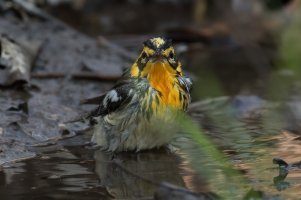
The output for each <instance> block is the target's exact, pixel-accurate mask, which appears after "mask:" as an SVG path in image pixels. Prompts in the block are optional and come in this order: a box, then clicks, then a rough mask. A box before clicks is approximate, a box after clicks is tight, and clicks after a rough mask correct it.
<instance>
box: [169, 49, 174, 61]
mask: <svg viewBox="0 0 301 200" xmlns="http://www.w3.org/2000/svg"><path fill="white" fill-rule="evenodd" d="M174 56H175V54H174V53H173V52H172V51H171V52H169V58H171V59H173V58H174Z"/></svg>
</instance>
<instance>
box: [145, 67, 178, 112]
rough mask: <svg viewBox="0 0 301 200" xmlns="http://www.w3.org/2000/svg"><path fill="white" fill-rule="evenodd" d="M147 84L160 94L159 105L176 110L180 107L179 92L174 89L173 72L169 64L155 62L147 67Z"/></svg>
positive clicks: (174, 79)
mask: <svg viewBox="0 0 301 200" xmlns="http://www.w3.org/2000/svg"><path fill="white" fill-rule="evenodd" d="M147 68H148V69H147V70H148V72H147V79H148V81H149V84H150V85H151V86H152V87H153V88H154V89H156V90H157V91H159V92H160V94H161V103H163V104H164V105H166V106H171V107H174V108H177V107H179V106H180V105H181V102H180V99H179V90H178V88H177V87H176V84H175V81H176V78H175V72H174V70H173V69H172V68H171V66H169V64H166V63H162V62H156V63H153V64H150V65H149V66H147Z"/></svg>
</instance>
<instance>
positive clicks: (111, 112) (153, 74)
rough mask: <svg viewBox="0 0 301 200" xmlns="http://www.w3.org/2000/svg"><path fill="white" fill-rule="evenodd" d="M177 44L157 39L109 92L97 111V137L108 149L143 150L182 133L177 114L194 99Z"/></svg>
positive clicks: (94, 130)
mask: <svg viewBox="0 0 301 200" xmlns="http://www.w3.org/2000/svg"><path fill="white" fill-rule="evenodd" d="M190 87H191V81H190V79H188V78H186V77H184V76H183V75H182V71H181V64H180V63H179V62H178V61H177V60H176V58H175V57H174V49H173V48H172V47H171V42H170V41H167V40H165V39H163V38H160V37H159V38H153V39H150V40H148V41H146V42H145V43H144V49H143V51H142V53H141V55H140V57H139V58H138V59H137V61H136V62H135V63H134V64H133V66H132V67H131V69H130V70H127V71H126V72H125V74H124V75H123V78H122V79H121V80H120V81H119V82H118V83H117V84H116V85H115V87H114V88H113V89H112V90H110V91H109V92H107V93H106V94H104V95H103V96H102V98H101V102H100V106H99V107H98V109H97V110H96V111H94V112H93V113H92V114H91V115H92V117H93V118H94V119H95V122H96V124H95V125H94V127H93V133H94V136H93V141H94V142H96V143H97V144H98V145H99V146H101V147H102V148H103V149H105V150H108V151H128V150H136V151H139V150H143V149H151V148H155V147H160V146H163V145H165V144H168V143H169V142H170V140H171V139H172V137H173V135H174V133H175V132H176V131H177V126H176V124H175V117H176V115H177V112H181V111H185V110H186V109H187V106H188V104H189V102H190V95H189V90H190Z"/></svg>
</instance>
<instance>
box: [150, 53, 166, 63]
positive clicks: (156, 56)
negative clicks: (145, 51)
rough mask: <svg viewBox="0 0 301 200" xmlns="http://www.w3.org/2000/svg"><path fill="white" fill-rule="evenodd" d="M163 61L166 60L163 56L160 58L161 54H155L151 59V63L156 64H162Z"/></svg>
mask: <svg viewBox="0 0 301 200" xmlns="http://www.w3.org/2000/svg"><path fill="white" fill-rule="evenodd" d="M165 60H166V58H165V57H164V56H162V55H161V54H155V55H154V56H152V58H151V62H152V63H158V62H161V63H164V62H165Z"/></svg>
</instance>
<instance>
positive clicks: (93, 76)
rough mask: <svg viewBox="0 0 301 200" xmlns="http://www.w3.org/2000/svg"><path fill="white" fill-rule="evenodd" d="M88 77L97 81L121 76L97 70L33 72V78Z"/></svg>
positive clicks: (114, 79)
mask: <svg viewBox="0 0 301 200" xmlns="http://www.w3.org/2000/svg"><path fill="white" fill-rule="evenodd" d="M66 77H71V78H73V79H87V80H96V81H116V80H118V79H119V78H120V76H118V75H103V74H99V73H95V72H78V73H71V74H66V73H62V72H36V73H31V78H35V79H51V78H66Z"/></svg>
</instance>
